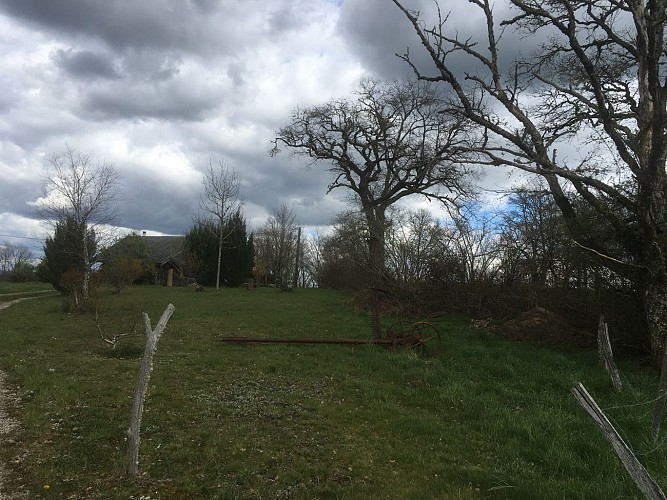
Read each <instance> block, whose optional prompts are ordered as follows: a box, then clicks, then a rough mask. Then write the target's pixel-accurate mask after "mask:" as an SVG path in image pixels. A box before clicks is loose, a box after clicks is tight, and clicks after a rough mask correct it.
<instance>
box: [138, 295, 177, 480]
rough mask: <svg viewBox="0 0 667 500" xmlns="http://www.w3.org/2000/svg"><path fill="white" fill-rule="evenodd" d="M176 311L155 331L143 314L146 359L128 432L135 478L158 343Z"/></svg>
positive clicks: (166, 314) (167, 311)
mask: <svg viewBox="0 0 667 500" xmlns="http://www.w3.org/2000/svg"><path fill="white" fill-rule="evenodd" d="M174 310H175V308H174V305H173V304H169V305H168V306H167V308H166V309H165V310H164V312H163V313H162V317H161V318H160V321H158V324H157V325H156V326H155V330H152V329H151V319H150V318H149V317H148V314H146V313H143V315H144V323H145V324H146V347H145V348H144V359H143V361H142V362H141V369H140V370H139V379H138V380H137V387H136V388H135V390H134V400H133V401H132V413H131V415H130V427H129V429H128V430H127V473H128V474H130V475H133V476H136V475H137V474H139V431H140V428H141V414H142V413H143V411H144V401H145V399H146V391H147V390H148V381H149V379H150V377H151V370H152V369H153V355H154V354H155V349H156V348H157V341H158V340H159V339H160V335H162V332H163V331H164V329H165V327H166V326H167V322H168V321H169V318H171V315H172V314H173V312H174Z"/></svg>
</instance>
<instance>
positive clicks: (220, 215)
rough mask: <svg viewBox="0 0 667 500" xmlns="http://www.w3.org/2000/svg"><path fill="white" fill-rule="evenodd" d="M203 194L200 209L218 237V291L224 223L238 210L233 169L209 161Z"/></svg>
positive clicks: (217, 287) (216, 283) (223, 163)
mask: <svg viewBox="0 0 667 500" xmlns="http://www.w3.org/2000/svg"><path fill="white" fill-rule="evenodd" d="M202 185H203V186H204V193H203V194H202V196H201V203H200V207H201V210H202V211H203V213H204V214H205V217H208V218H211V219H213V221H214V223H215V227H216V228H217V237H218V270H217V272H216V275H215V289H216V291H219V290H220V268H221V265H222V247H223V244H224V240H225V237H226V236H227V235H225V234H224V233H225V231H224V229H225V223H226V222H227V221H228V220H229V218H230V217H231V216H232V215H233V214H234V213H236V211H237V210H238V209H239V208H240V204H241V202H240V201H239V186H240V183H239V178H238V175H237V174H236V172H235V171H234V168H233V167H230V166H228V165H227V164H226V163H225V162H224V161H223V160H220V161H219V162H218V163H217V164H216V165H214V164H213V162H212V161H211V160H209V163H208V168H207V169H206V171H205V172H204V178H203V179H202Z"/></svg>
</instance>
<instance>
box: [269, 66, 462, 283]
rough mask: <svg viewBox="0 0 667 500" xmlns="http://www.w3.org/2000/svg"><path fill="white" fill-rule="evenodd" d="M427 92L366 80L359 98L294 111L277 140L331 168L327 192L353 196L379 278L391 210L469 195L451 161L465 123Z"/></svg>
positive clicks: (424, 87)
mask: <svg viewBox="0 0 667 500" xmlns="http://www.w3.org/2000/svg"><path fill="white" fill-rule="evenodd" d="M441 108H442V103H441V101H440V99H439V97H438V95H437V94H436V93H435V92H434V91H433V89H432V88H431V86H430V85H428V84H425V83H422V82H417V81H409V80H403V81H393V82H388V83H384V82H379V81H376V80H372V79H368V80H364V81H363V82H362V83H361V84H360V86H359V88H358V89H357V90H356V92H355V94H354V96H353V97H352V98H348V99H337V100H332V101H329V102H328V103H326V104H322V105H320V106H313V107H311V108H306V109H296V110H295V111H294V113H293V115H292V119H291V122H290V123H289V124H288V125H287V126H285V127H283V128H281V129H280V130H279V131H278V132H277V136H276V139H275V145H274V146H275V147H274V149H273V154H276V153H277V152H278V151H279V147H280V145H281V144H282V145H285V146H287V147H288V148H290V149H291V150H292V151H293V152H294V153H295V154H299V155H304V156H307V157H309V158H311V159H312V161H313V162H325V163H328V164H329V171H330V172H331V173H332V174H333V177H334V179H333V181H332V182H331V184H329V189H328V192H331V191H332V190H333V189H337V188H343V189H347V190H349V191H351V193H352V194H353V195H354V197H355V201H356V202H358V203H359V204H360V208H361V211H362V212H363V214H364V217H365V219H366V224H367V230H368V233H367V242H368V248H369V253H370V257H371V264H372V266H373V268H374V269H375V270H376V273H378V274H382V272H383V270H384V263H385V262H384V261H385V233H386V224H387V220H386V217H387V216H386V213H387V209H388V208H389V207H390V206H391V205H393V204H394V203H396V202H397V201H398V200H400V199H401V198H404V197H406V196H410V195H415V194H417V195H422V196H425V197H427V198H431V199H436V200H440V201H449V202H452V203H453V202H455V201H456V199H457V198H458V197H460V196H461V194H464V193H466V192H467V191H469V189H470V186H469V184H468V175H467V174H468V173H469V170H468V169H466V168H464V167H462V166H461V165H459V164H457V163H456V162H455V161H454V158H455V155H456V151H457V150H458V149H459V148H460V147H461V145H462V144H467V143H466V141H467V133H466V132H467V131H466V129H465V126H464V124H465V121H463V120H459V119H458V118H457V117H455V116H452V115H448V114H446V113H442V112H441Z"/></svg>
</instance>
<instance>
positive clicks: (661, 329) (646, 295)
mask: <svg viewBox="0 0 667 500" xmlns="http://www.w3.org/2000/svg"><path fill="white" fill-rule="evenodd" d="M642 288H643V289H642ZM640 294H641V300H642V308H643V313H644V318H645V322H646V334H647V336H648V339H647V340H648V346H649V348H650V350H651V354H653V355H654V356H656V357H657V356H660V354H662V352H663V351H664V349H665V333H666V332H667V281H665V280H664V279H662V278H659V279H653V280H651V282H650V283H648V284H647V286H645V287H641V288H640Z"/></svg>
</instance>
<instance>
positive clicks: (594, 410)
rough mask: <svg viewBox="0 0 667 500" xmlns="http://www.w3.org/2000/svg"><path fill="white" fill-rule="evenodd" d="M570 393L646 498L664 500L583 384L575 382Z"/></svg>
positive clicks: (646, 472)
mask: <svg viewBox="0 0 667 500" xmlns="http://www.w3.org/2000/svg"><path fill="white" fill-rule="evenodd" d="M571 391H572V394H573V395H574V397H575V398H577V401H579V404H581V406H582V407H583V409H584V410H586V413H588V415H589V416H590V417H591V418H592V419H593V422H595V424H596V425H597V426H598V428H599V429H600V432H602V435H603V436H604V437H605V439H606V440H607V441H608V442H609V443H610V444H611V446H612V447H613V448H614V451H615V452H616V455H618V458H620V459H621V462H623V466H624V467H625V469H626V470H627V471H628V472H629V473H630V476H632V479H633V481H634V482H635V484H636V485H637V486H638V487H639V489H640V490H641V492H642V493H643V494H644V498H646V499H647V500H665V499H666V498H667V497H665V494H664V493H663V491H662V490H661V489H660V486H659V485H658V483H656V482H655V481H654V480H653V478H652V477H651V476H650V475H649V473H648V471H647V470H646V469H645V468H644V466H643V465H642V464H641V463H640V462H639V460H637V457H636V456H635V454H634V453H633V452H632V450H631V449H630V447H629V446H628V445H627V444H625V441H623V438H621V436H620V435H619V434H618V432H617V431H616V429H615V428H614V426H613V425H612V424H611V422H610V421H609V419H608V418H607V416H606V415H605V414H604V412H603V411H602V410H601V409H600V407H599V406H598V404H597V403H596V402H595V400H594V399H593V398H592V396H591V395H590V394H589V393H588V391H587V390H586V388H585V387H584V386H583V384H577V385H576V386H575V387H573V388H572V389H571Z"/></svg>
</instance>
